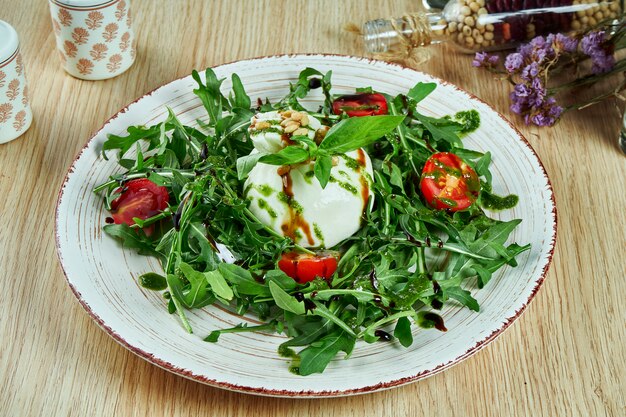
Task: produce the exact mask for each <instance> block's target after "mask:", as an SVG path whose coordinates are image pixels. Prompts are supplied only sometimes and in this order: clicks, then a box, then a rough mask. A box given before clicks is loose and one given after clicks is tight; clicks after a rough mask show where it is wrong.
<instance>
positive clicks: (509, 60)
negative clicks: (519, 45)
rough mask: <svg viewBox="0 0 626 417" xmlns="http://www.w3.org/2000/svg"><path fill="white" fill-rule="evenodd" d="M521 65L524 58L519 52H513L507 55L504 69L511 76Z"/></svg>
mask: <svg viewBox="0 0 626 417" xmlns="http://www.w3.org/2000/svg"><path fill="white" fill-rule="evenodd" d="M523 63H524V56H523V55H522V54H521V53H519V52H515V53H512V54H509V55H507V57H506V60H505V61H504V68H506V70H507V71H508V72H509V73H511V74H512V73H514V72H515V71H517V70H518V69H520V68H521V66H522V64H523Z"/></svg>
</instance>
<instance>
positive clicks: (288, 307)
mask: <svg viewBox="0 0 626 417" xmlns="http://www.w3.org/2000/svg"><path fill="white" fill-rule="evenodd" d="M269 287H270V292H271V293H272V297H273V298H274V301H276V305H277V306H278V307H280V308H282V309H283V310H285V311H291V312H292V313H294V314H300V315H302V314H305V312H304V303H303V302H302V301H298V300H296V299H295V298H294V297H292V296H291V295H289V294H287V293H286V292H285V291H284V290H283V289H282V288H280V286H279V285H278V284H276V283H275V282H274V281H270V283H269Z"/></svg>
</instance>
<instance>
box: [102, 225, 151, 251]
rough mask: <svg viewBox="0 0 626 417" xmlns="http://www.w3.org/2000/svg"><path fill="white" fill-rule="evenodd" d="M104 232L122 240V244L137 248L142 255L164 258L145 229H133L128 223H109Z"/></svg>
mask: <svg viewBox="0 0 626 417" xmlns="http://www.w3.org/2000/svg"><path fill="white" fill-rule="evenodd" d="M102 230H104V232H105V233H106V234H107V235H109V236H112V237H114V238H117V239H119V240H120V241H121V243H122V246H124V247H126V248H129V249H135V250H136V251H137V253H138V254H140V255H148V256H155V257H157V258H162V257H163V254H161V253H159V252H157V251H156V250H155V249H154V243H153V242H152V241H151V240H150V239H149V238H148V237H147V236H146V234H145V233H144V231H143V230H141V229H133V228H131V227H130V226H128V225H127V224H124V223H122V224H107V225H106V226H104V227H103V228H102Z"/></svg>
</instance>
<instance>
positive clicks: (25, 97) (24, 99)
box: [22, 85, 28, 106]
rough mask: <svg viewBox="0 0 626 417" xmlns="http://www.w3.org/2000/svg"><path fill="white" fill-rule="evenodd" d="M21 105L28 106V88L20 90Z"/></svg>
mask: <svg viewBox="0 0 626 417" xmlns="http://www.w3.org/2000/svg"><path fill="white" fill-rule="evenodd" d="M22 104H23V105H24V106H27V105H28V86H27V85H26V86H24V88H23V89H22Z"/></svg>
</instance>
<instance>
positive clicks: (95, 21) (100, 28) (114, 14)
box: [49, 0, 136, 80]
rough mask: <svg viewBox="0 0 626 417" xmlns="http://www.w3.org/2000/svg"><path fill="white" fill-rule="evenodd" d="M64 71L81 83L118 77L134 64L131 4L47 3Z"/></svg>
mask: <svg viewBox="0 0 626 417" xmlns="http://www.w3.org/2000/svg"><path fill="white" fill-rule="evenodd" d="M49 3H50V14H51V16H52V28H53V30H54V34H55V36H56V40H57V49H58V51H59V57H60V58H61V61H62V63H63V66H64V68H65V71H67V72H68V73H69V74H70V75H72V76H74V77H76V78H81V79H83V80H104V79H107V78H112V77H115V76H118V75H120V74H121V73H123V72H124V71H126V70H127V69H128V68H130V66H131V65H132V64H133V62H134V61H135V53H136V49H135V42H134V34H133V29H132V18H131V13H130V0H108V1H107V0H49Z"/></svg>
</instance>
